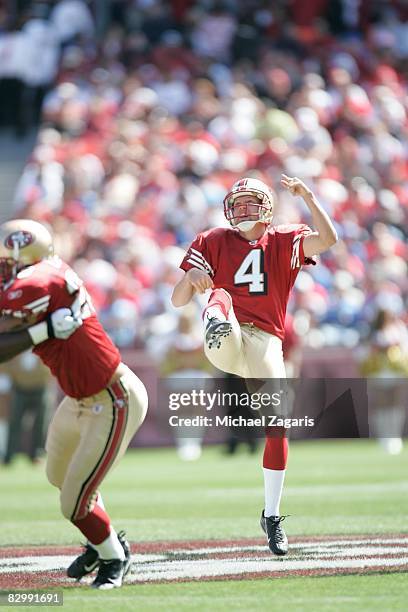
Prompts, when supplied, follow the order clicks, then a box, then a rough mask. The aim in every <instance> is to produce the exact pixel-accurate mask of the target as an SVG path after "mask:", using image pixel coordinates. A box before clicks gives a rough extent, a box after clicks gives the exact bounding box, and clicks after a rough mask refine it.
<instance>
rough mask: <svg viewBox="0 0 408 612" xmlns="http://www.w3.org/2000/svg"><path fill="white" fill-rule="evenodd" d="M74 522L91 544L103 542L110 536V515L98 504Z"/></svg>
mask: <svg viewBox="0 0 408 612" xmlns="http://www.w3.org/2000/svg"><path fill="white" fill-rule="evenodd" d="M72 522H73V524H74V525H75V527H78V529H79V530H80V531H81V532H82V533H83V534H84V536H85V537H86V539H87V540H89V542H91V544H101V543H102V542H104V541H105V540H106V538H108V537H109V534H110V531H111V525H110V518H109V516H108V515H107V514H106V512H105V510H103V509H102V508H101V507H100V506H98V505H97V504H95V506H94V509H93V510H92V512H89V514H87V515H86V516H85V517H84V518H81V519H75V520H73V521H72Z"/></svg>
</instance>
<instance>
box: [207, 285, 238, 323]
mask: <svg viewBox="0 0 408 612" xmlns="http://www.w3.org/2000/svg"><path fill="white" fill-rule="evenodd" d="M210 306H218V308H219V309H220V310H221V312H222V314H223V315H224V317H225V318H226V319H228V313H229V311H230V308H231V306H232V300H231V296H230V294H229V293H227V292H226V291H224V290H223V289H214V291H213V292H212V293H211V295H210V299H209V300H208V304H207V306H206V308H205V310H204V314H205V311H206V310H207V308H210Z"/></svg>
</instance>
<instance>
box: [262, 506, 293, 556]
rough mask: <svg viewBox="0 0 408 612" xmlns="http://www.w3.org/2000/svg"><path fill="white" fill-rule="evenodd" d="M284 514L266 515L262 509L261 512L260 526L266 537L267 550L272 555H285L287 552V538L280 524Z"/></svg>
mask: <svg viewBox="0 0 408 612" xmlns="http://www.w3.org/2000/svg"><path fill="white" fill-rule="evenodd" d="M285 518H286V516H270V517H266V516H265V512H264V510H262V514H261V527H262V529H263V530H264V532H265V533H266V537H267V538H268V546H269V550H270V551H271V552H273V554H274V555H280V556H282V555H286V554H287V552H288V538H287V537H286V533H285V532H284V530H283V527H282V525H281V523H282V521H284V520H285Z"/></svg>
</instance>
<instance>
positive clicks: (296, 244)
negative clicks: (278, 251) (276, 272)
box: [290, 235, 302, 270]
mask: <svg viewBox="0 0 408 612" xmlns="http://www.w3.org/2000/svg"><path fill="white" fill-rule="evenodd" d="M301 237H302V236H301V235H298V236H295V238H294V240H293V247H292V259H291V262H290V266H291V268H292V270H293V269H295V268H300V257H299V249H300V239H301Z"/></svg>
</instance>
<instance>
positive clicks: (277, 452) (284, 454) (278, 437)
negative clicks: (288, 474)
mask: <svg viewBox="0 0 408 612" xmlns="http://www.w3.org/2000/svg"><path fill="white" fill-rule="evenodd" d="M274 433H275V435H274V437H269V436H270V435H271V434H270V432H269V431H268V434H267V435H268V437H267V438H266V440H265V448H264V454H263V463H262V465H263V467H264V468H267V469H268V470H285V469H286V464H287V461H288V449H289V444H288V439H287V438H286V437H285V434H286V430H285V429H283V428H277V431H276V432H274Z"/></svg>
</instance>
